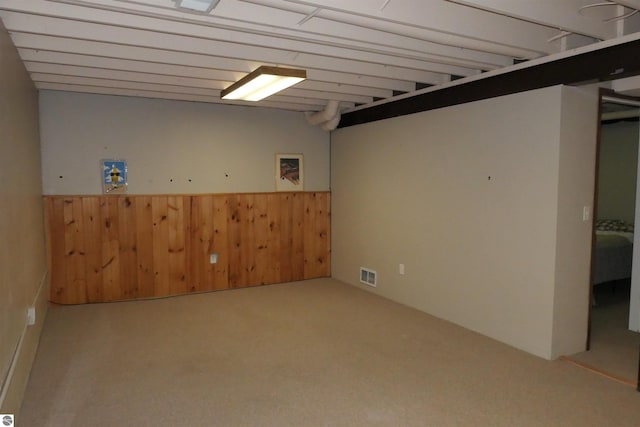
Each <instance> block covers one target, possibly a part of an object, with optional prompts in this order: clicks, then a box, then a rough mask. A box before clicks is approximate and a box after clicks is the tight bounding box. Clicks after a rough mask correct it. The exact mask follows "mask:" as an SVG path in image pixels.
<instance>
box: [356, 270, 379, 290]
mask: <svg viewBox="0 0 640 427" xmlns="http://www.w3.org/2000/svg"><path fill="white" fill-rule="evenodd" d="M376 277H377V274H376V272H375V271H373V270H369V269H368V268H364V267H360V282H362V283H364V284H365V285H369V286H373V287H375V286H376Z"/></svg>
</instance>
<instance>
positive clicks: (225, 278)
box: [209, 195, 230, 290]
mask: <svg viewBox="0 0 640 427" xmlns="http://www.w3.org/2000/svg"><path fill="white" fill-rule="evenodd" d="M212 199H213V212H212V213H213V218H212V220H213V241H212V242H211V243H212V245H211V246H210V247H209V251H210V252H215V253H217V254H218V262H217V263H216V264H215V265H214V271H213V283H212V289H213V290H218V289H228V288H229V247H230V243H229V234H228V228H227V227H228V224H229V218H228V215H229V198H228V197H227V196H226V195H223V196H212Z"/></svg>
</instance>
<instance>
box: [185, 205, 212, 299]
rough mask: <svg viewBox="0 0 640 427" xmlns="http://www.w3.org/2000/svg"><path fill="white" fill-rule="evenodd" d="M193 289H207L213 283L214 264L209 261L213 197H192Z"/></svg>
mask: <svg viewBox="0 0 640 427" xmlns="http://www.w3.org/2000/svg"><path fill="white" fill-rule="evenodd" d="M190 240H191V250H192V257H191V265H190V270H191V273H190V277H191V290H197V291H206V290H210V289H211V288H212V285H213V283H212V282H213V265H212V264H210V263H209V254H210V252H209V251H210V248H211V246H212V244H213V242H212V241H213V197H212V196H206V195H203V196H193V197H191V236H190Z"/></svg>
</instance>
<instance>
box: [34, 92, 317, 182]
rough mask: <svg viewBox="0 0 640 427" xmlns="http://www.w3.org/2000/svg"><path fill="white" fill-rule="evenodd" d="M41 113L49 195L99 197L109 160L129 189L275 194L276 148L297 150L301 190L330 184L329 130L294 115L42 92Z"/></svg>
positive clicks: (197, 104)
mask: <svg viewBox="0 0 640 427" xmlns="http://www.w3.org/2000/svg"><path fill="white" fill-rule="evenodd" d="M40 114H41V135H42V159H43V160H42V162H43V165H42V171H43V172H42V173H43V187H44V192H45V194H100V193H101V192H102V188H101V171H100V167H99V166H100V161H101V160H102V159H113V158H115V159H121V158H122V159H125V160H126V161H127V166H128V170H129V192H130V193H132V194H158V193H163V194H164V193H170V194H180V193H183V194H192V193H235V192H268V191H275V154H276V153H303V154H304V178H305V188H304V189H305V190H311V191H326V190H328V189H329V134H328V133H325V132H323V131H322V130H320V129H319V128H317V127H312V126H310V125H308V124H307V122H306V120H305V117H304V114H303V113H300V112H289V111H279V110H269V109H263V108H257V107H241V106H227V105H215V104H203V103H195V102H182V101H168V100H157V99H145V98H131V97H118V96H105V95H90V94H79V93H70V92H54V91H42V92H41V94H40ZM61 177H62V178H61ZM189 180H191V181H189Z"/></svg>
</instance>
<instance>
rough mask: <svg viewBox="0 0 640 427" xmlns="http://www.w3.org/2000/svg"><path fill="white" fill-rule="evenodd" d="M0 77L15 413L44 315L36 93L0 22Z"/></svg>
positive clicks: (5, 380) (5, 278)
mask: <svg viewBox="0 0 640 427" xmlns="http://www.w3.org/2000/svg"><path fill="white" fill-rule="evenodd" d="M0 77H1V78H0V135H2V136H1V137H0V179H1V180H2V182H3V183H4V185H2V186H0V198H1V199H2V204H0V240H2V245H0V275H1V277H0V344H1V345H0V381H1V383H0V413H7V412H8V413H16V412H17V411H18V409H19V405H20V402H21V400H22V394H23V392H24V387H25V385H26V381H27V378H28V375H29V372H30V370H31V363H32V360H33V357H34V355H35V351H36V347H37V343H38V338H39V336H40V330H41V327H42V320H43V319H44V317H45V314H46V307H47V306H46V296H47V291H46V289H42V288H43V287H44V283H45V273H46V261H45V248H44V235H43V214H42V212H43V211H42V197H41V196H42V187H41V180H40V145H39V136H38V100H37V94H36V90H35V88H34V86H33V84H32V83H31V80H30V79H29V76H28V75H27V73H26V71H25V69H24V67H23V65H22V63H21V62H20V60H19V58H18V54H17V51H16V50H15V48H14V47H13V45H12V44H11V40H10V39H9V36H8V34H7V32H6V30H5V28H4V27H3V26H2V23H1V22H0ZM29 306H36V309H37V311H36V320H37V323H36V325H35V326H30V327H27V324H26V321H27V308H28V307H29Z"/></svg>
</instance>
